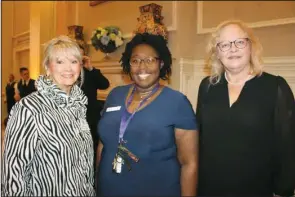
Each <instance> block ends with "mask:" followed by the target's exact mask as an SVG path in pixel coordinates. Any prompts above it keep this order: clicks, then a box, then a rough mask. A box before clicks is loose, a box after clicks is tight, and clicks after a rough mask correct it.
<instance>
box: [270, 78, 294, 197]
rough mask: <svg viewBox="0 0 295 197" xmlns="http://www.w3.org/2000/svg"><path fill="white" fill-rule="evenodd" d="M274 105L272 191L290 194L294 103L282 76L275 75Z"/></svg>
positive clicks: (292, 176)
mask: <svg viewBox="0 0 295 197" xmlns="http://www.w3.org/2000/svg"><path fill="white" fill-rule="evenodd" d="M277 81H278V93H277V100H276V106H275V136H274V140H275V146H274V153H275V154H274V156H275V169H274V176H273V177H274V179H273V180H274V193H275V194H276V195H280V196H292V195H293V194H294V189H295V103H294V95H293V93H292V91H291V89H290V87H289V85H288V84H287V82H286V80H285V79H283V78H282V77H277Z"/></svg>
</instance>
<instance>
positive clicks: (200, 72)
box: [179, 56, 295, 110]
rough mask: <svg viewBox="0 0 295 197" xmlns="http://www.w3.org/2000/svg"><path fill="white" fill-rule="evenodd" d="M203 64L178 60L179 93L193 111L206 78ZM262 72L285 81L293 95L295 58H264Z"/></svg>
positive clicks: (294, 87)
mask: <svg viewBox="0 0 295 197" xmlns="http://www.w3.org/2000/svg"><path fill="white" fill-rule="evenodd" d="M204 66H205V62H204V60H203V59H201V60H192V59H183V58H180V60H179V67H180V85H179V91H180V92H182V93H183V94H185V95H186V96H187V97H188V99H189V100H190V102H191V104H192V105H193V108H194V110H195V108H196V103H197V96H198V88H199V85H200V83H201V80H202V79H203V78H204V77H205V76H208V70H205V69H204ZM264 70H265V71H266V72H268V73H271V74H273V75H280V76H282V77H284V78H285V79H286V81H287V82H288V84H289V85H290V87H291V89H292V91H293V94H295V56H285V57H265V58H264Z"/></svg>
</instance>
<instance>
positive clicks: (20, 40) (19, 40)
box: [12, 31, 30, 52]
mask: <svg viewBox="0 0 295 197" xmlns="http://www.w3.org/2000/svg"><path fill="white" fill-rule="evenodd" d="M12 43H13V50H15V51H16V52H18V51H23V50H27V49H29V45H30V31H26V32H23V33H20V34H17V35H15V36H13V37H12Z"/></svg>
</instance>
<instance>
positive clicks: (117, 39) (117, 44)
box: [115, 37, 123, 47]
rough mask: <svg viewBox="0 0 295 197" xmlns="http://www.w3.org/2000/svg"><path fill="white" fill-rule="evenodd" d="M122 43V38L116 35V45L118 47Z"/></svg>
mask: <svg viewBox="0 0 295 197" xmlns="http://www.w3.org/2000/svg"><path fill="white" fill-rule="evenodd" d="M122 44H123V40H122V39H121V38H119V37H116V40H115V45H116V47H119V46H121V45H122Z"/></svg>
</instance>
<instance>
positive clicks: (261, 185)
mask: <svg viewBox="0 0 295 197" xmlns="http://www.w3.org/2000/svg"><path fill="white" fill-rule="evenodd" d="M261 52H262V46H261V44H260V43H259V40H258V39H257V37H256V36H255V35H254V34H253V32H252V30H251V29H250V28H249V27H247V25H246V24H245V23H244V22H242V21H239V20H231V21H225V22H223V23H221V24H220V25H218V27H217V29H216V31H215V32H213V34H212V37H211V40H210V41H209V44H208V60H207V63H208V66H209V67H210V69H211V74H210V76H209V77H206V78H204V79H203V80H202V82H201V84H200V87H199V93H198V101H197V109H196V115H197V116H196V117H197V120H198V121H199V128H200V158H199V161H200V164H199V165H200V166H199V184H198V194H199V195H200V196H269V197H270V196H273V195H279V196H292V195H293V194H294V187H295V104H294V96H293V93H292V91H291V89H290V87H289V85H288V84H287V82H286V80H285V79H284V78H283V77H281V76H274V75H271V74H269V73H266V72H264V71H263V67H262V60H261Z"/></svg>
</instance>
